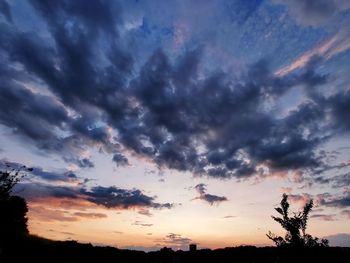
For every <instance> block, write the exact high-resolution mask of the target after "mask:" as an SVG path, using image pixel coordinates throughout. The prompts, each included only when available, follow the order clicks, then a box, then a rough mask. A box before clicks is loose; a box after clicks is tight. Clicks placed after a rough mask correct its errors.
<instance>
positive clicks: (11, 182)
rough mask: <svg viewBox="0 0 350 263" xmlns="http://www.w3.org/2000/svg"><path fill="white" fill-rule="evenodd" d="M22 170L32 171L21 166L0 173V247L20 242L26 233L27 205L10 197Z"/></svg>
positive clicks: (14, 196) (13, 196)
mask: <svg viewBox="0 0 350 263" xmlns="http://www.w3.org/2000/svg"><path fill="white" fill-rule="evenodd" d="M8 168H9V166H8ZM24 169H26V170H28V171H31V170H32V169H30V168H26V167H25V166H23V167H20V168H16V169H10V170H6V171H0V247H3V246H4V245H5V244H6V243H8V242H11V241H16V240H20V239H21V238H23V237H24V236H25V235H26V234H27V233H28V229H27V217H26V214H27V212H28V207H27V203H26V201H25V200H24V199H23V198H22V197H20V196H16V195H12V191H13V188H14V186H15V185H16V184H17V183H18V181H19V180H20V179H21V178H22V177H23V174H22V173H21V171H22V170H24Z"/></svg>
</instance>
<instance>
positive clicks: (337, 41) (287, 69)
mask: <svg viewBox="0 0 350 263" xmlns="http://www.w3.org/2000/svg"><path fill="white" fill-rule="evenodd" d="M348 49H350V35H349V33H348V32H347V31H339V32H338V33H336V34H335V35H333V36H332V37H330V38H328V39H327V40H325V41H324V42H322V43H321V44H320V45H318V46H316V47H314V48H312V49H310V50H308V51H306V52H305V53H304V54H302V55H301V56H299V57H298V58H297V59H295V60H294V61H293V62H291V63H290V64H288V65H286V66H283V67H282V68H280V69H278V70H277V71H276V72H275V75H276V76H280V77H282V76H285V75H287V74H289V73H291V72H293V71H295V70H298V69H301V68H303V67H306V66H307V65H308V64H310V62H312V60H313V59H314V58H315V57H322V58H323V59H324V60H328V59H330V58H332V57H333V56H335V55H337V54H339V53H341V52H344V51H346V50H348Z"/></svg>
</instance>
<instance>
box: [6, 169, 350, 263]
mask: <svg viewBox="0 0 350 263" xmlns="http://www.w3.org/2000/svg"><path fill="white" fill-rule="evenodd" d="M8 168H9V169H8V170H6V171H0V263H7V262H11V263H12V262H51V263H61V262H62V263H63V262H64V263H69V262H72V263H80V262H98V263H103V262H131V263H133V262H146V263H187V262H215V263H220V262H238V263H239V262H308V263H309V262H317V261H318V262H348V260H349V258H350V248H341V247H328V243H327V241H326V240H321V241H320V242H319V241H318V239H317V238H315V237H312V236H311V235H309V234H306V233H305V230H306V225H307V219H308V214H309V212H310V211H311V209H312V201H310V202H309V203H307V204H306V205H305V207H304V210H303V212H301V213H298V214H296V213H294V216H292V217H291V216H289V210H288V209H289V203H288V196H287V195H283V198H282V201H281V206H280V207H278V208H275V209H276V211H277V212H278V213H279V214H280V215H281V217H274V216H273V219H274V220H275V221H277V222H278V223H280V224H281V226H282V227H283V228H284V229H285V230H286V232H287V233H286V235H285V237H280V236H276V235H274V234H272V233H269V234H268V237H269V238H270V239H272V240H273V241H274V242H275V243H276V245H277V247H263V248H257V247H254V246H240V247H232V248H223V249H215V250H210V249H201V250H196V251H176V252H175V251H173V250H172V249H170V248H163V249H161V250H159V251H155V252H148V253H146V252H143V251H134V250H126V249H117V248H114V247H108V246H106V247H101V246H93V245H91V244H81V243H78V242H76V241H53V240H49V239H45V238H41V237H37V236H33V235H30V234H29V233H28V229H27V217H26V214H27V211H28V208H27V204H26V201H25V200H24V199H23V198H22V197H19V196H16V195H13V193H12V191H13V188H14V186H15V185H16V184H17V183H18V181H19V180H20V179H21V177H22V176H23V174H22V173H21V172H22V171H30V170H31V169H30V168H27V167H25V166H23V167H20V168H16V169H11V168H10V167H8Z"/></svg>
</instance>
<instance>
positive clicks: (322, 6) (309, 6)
mask: <svg viewBox="0 0 350 263" xmlns="http://www.w3.org/2000/svg"><path fill="white" fill-rule="evenodd" d="M274 2H276V3H279V4H283V5H285V6H287V7H288V10H289V12H290V14H291V16H292V17H293V18H295V19H296V20H297V21H298V22H300V23H302V24H304V25H319V24H324V23H326V22H327V21H328V20H329V19H330V18H331V17H332V16H333V15H334V14H335V13H336V12H338V11H340V10H342V9H348V8H350V5H349V3H347V1H346V0H308V1H304V0H283V1H282V0H274Z"/></svg>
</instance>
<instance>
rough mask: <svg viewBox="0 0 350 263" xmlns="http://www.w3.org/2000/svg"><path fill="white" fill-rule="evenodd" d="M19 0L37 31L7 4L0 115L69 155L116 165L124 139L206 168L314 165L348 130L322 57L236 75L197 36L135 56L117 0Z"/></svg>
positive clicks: (176, 164) (175, 162) (346, 99)
mask: <svg viewBox="0 0 350 263" xmlns="http://www.w3.org/2000/svg"><path fill="white" fill-rule="evenodd" d="M292 2H293V1H290V3H291V5H292ZM294 2H295V4H298V3H296V2H298V1H294ZM294 2H293V5H294ZM30 3H31V8H32V12H33V13H35V15H36V16H37V17H38V19H39V18H40V19H41V20H42V21H43V23H44V25H45V28H42V30H44V32H45V34H36V35H35V34H30V33H27V32H23V31H21V30H19V28H18V27H17V26H16V25H15V24H14V23H12V22H11V19H10V18H9V17H10V16H8V15H6V17H8V19H7V22H3V23H2V24H1V26H0V37H1V39H2V40H3V41H1V44H0V51H1V63H0V72H1V75H0V78H1V84H0V85H1V88H0V95H1V96H0V103H1V105H2V109H3V110H2V111H1V113H0V123H1V124H2V125H4V126H6V127H8V128H10V129H11V130H12V131H13V133H15V134H17V135H18V136H20V137H22V138H25V140H26V141H28V142H29V143H31V144H33V145H35V146H36V147H37V148H39V149H40V150H41V151H46V152H48V153H53V154H57V155H59V156H61V157H62V158H63V160H65V161H66V162H68V163H73V164H75V165H77V166H79V167H82V168H91V167H93V166H94V163H93V162H92V160H90V159H89V158H86V157H84V156H83V152H84V151H85V150H86V149H89V148H90V147H95V148H97V149H99V150H100V151H101V152H105V153H106V154H109V155H110V156H111V157H110V158H111V160H112V161H114V162H115V163H116V165H117V166H125V165H128V164H129V161H128V159H127V157H126V155H125V153H126V152H127V151H128V152H129V154H131V155H135V156H142V157H144V158H147V159H149V160H151V161H152V162H154V163H155V164H156V165H157V166H158V167H159V168H167V169H176V170H179V171H188V172H191V173H192V174H194V175H206V176H209V177H215V178H232V177H235V178H248V177H251V176H254V175H266V174H271V173H274V172H281V171H282V172H287V171H289V170H299V171H303V172H313V171H315V170H316V169H317V168H320V167H323V166H324V165H325V158H326V157H327V156H326V155H327V153H326V152H321V151H320V147H321V146H322V145H323V144H324V143H325V142H327V141H329V140H330V139H331V138H334V137H335V136H338V135H339V134H343V135H344V134H349V131H350V126H349V125H348V124H347V123H348V121H347V120H348V118H349V116H348V115H349V114H348V113H349V112H350V109H349V105H350V93H349V91H348V90H344V89H340V90H336V91H332V92H331V93H329V92H327V93H325V92H323V89H322V88H320V87H322V85H325V84H329V83H330V78H329V76H328V75H327V74H320V73H318V71H317V67H318V65H319V64H320V63H322V59H323V58H322V57H317V56H316V57H315V56H312V57H309V58H308V63H307V64H306V65H304V67H303V68H302V70H301V71H300V72H297V73H294V74H286V75H283V76H278V75H276V74H274V73H273V72H272V71H271V70H270V61H269V60H267V59H265V60H261V61H257V62H256V63H254V64H252V65H250V66H249V67H248V69H247V70H246V71H245V72H243V73H242V74H238V77H235V78H234V77H232V76H231V75H230V74H228V73H226V72H224V71H222V70H221V69H220V67H218V69H215V70H208V69H206V68H205V66H204V65H205V64H206V61H203V59H204V58H205V57H206V52H207V49H206V47H205V43H202V45H199V47H197V48H192V49H188V50H185V51H184V52H183V53H182V54H180V55H179V56H175V57H174V56H171V55H170V54H169V52H166V51H164V50H162V49H161V48H158V49H155V50H154V52H153V53H152V54H151V55H150V56H149V57H147V58H145V61H144V62H142V63H141V62H140V61H139V60H137V56H136V54H133V52H132V51H130V50H128V49H127V43H126V42H124V41H125V39H127V38H125V39H124V38H121V29H120V28H121V27H122V25H124V24H123V14H122V13H121V11H120V8H118V6H116V3H112V2H108V1H101V2H96V3H94V4H93V5H92V6H90V5H88V6H87V5H86V4H85V2H84V1H74V3H72V2H70V1H60V2H57V3H56V2H52V1H35V0H33V1H30ZM332 3H333V2H332ZM334 3H335V2H334ZM337 3H338V2H337ZM4 6H6V4H5V5H4ZM337 6H338V4H337ZM339 6H340V5H339ZM303 8H304V7H303ZM305 8H309V7H305ZM310 8H311V7H310ZM2 9H3V13H4V14H6V10H7V9H6V7H5V9H4V7H3V8H2ZM321 9H322V10H323V9H324V10H328V8H323V7H322V8H321V7H320V10H318V9H317V10H318V11H317V12H319V13H320V12H321V11H322V10H321ZM4 10H5V11H4ZM321 13H322V12H321ZM123 34H124V33H123ZM44 35H45V39H44ZM295 87H301V89H302V91H301V92H303V93H304V94H305V99H304V100H303V101H302V102H301V103H300V104H299V105H297V106H296V107H295V108H293V109H291V110H289V111H287V112H286V114H284V115H283V116H281V115H280V114H279V112H278V111H276V109H275V107H276V104H277V103H278V102H279V100H280V99H281V98H283V96H285V95H286V94H287V93H288V92H289V91H290V90H291V89H293V88H295ZM86 194H87V193H86Z"/></svg>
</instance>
